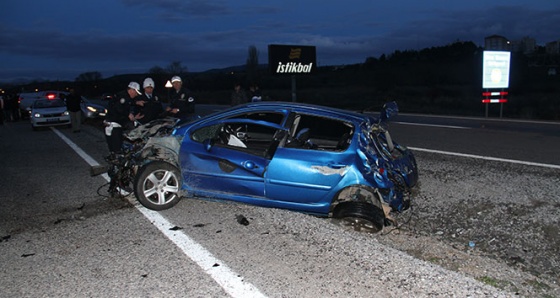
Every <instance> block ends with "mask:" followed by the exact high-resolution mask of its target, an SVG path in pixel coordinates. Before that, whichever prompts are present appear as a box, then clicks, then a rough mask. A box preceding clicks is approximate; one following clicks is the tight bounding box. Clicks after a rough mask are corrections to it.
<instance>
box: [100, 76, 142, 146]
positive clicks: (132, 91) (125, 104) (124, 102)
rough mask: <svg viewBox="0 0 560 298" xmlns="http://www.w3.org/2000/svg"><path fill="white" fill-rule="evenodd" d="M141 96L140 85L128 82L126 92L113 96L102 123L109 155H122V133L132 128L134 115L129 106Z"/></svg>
mask: <svg viewBox="0 0 560 298" xmlns="http://www.w3.org/2000/svg"><path fill="white" fill-rule="evenodd" d="M139 95H142V93H141V92H140V85H139V84H138V83H136V82H130V83H129V84H128V88H127V90H126V91H123V92H121V93H119V94H118V95H116V96H114V97H113V98H112V99H111V100H110V101H109V105H108V106H107V115H106V116H105V120H104V121H103V122H104V124H105V138H106V140H107V145H108V146H109V152H111V155H114V154H120V153H122V145H123V140H124V139H123V132H124V130H125V129H130V128H131V127H134V125H133V121H134V120H135V119H134V114H133V112H132V110H131V106H132V105H133V103H134V102H135V98H136V97H138V96H139Z"/></svg>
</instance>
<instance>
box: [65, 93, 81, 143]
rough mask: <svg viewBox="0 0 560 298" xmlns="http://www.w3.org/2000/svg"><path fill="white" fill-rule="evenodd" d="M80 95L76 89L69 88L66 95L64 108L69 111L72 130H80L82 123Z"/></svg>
mask: <svg viewBox="0 0 560 298" xmlns="http://www.w3.org/2000/svg"><path fill="white" fill-rule="evenodd" d="M81 104H82V97H81V96H80V94H78V93H77V92H76V89H74V88H72V89H70V93H69V94H68V95H67V96H66V108H67V109H68V112H69V113H70V122H71V123H72V132H80V124H81V123H82V107H81Z"/></svg>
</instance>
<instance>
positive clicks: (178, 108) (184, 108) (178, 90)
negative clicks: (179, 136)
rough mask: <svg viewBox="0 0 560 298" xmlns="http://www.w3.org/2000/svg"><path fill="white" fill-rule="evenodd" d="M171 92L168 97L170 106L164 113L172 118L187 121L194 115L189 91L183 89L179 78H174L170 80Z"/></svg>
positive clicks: (193, 105)
mask: <svg viewBox="0 0 560 298" xmlns="http://www.w3.org/2000/svg"><path fill="white" fill-rule="evenodd" d="M171 84H173V90H171V95H170V105H169V106H168V107H167V108H166V111H167V112H168V113H169V114H170V115H171V116H173V117H177V118H180V119H189V118H192V117H194V115H195V101H194V96H193V94H192V93H191V91H190V90H189V89H187V88H184V87H183V81H182V80H181V77H179V76H174V77H173V78H171Z"/></svg>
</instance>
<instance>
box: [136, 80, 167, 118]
mask: <svg viewBox="0 0 560 298" xmlns="http://www.w3.org/2000/svg"><path fill="white" fill-rule="evenodd" d="M142 87H143V88H144V94H142V95H140V96H138V97H137V98H138V100H137V101H136V103H139V102H143V104H142V106H137V113H135V118H136V119H137V120H138V122H140V123H141V124H146V123H148V122H150V121H152V120H154V119H157V118H158V117H159V116H160V115H161V113H163V106H162V104H161V101H160V100H159V97H158V96H157V95H155V94H154V87H155V83H154V80H153V79H152V78H146V79H145V80H144V82H143V84H142Z"/></svg>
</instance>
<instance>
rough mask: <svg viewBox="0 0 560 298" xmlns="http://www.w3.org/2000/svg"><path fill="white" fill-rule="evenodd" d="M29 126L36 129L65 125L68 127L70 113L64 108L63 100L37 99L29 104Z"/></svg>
mask: <svg viewBox="0 0 560 298" xmlns="http://www.w3.org/2000/svg"><path fill="white" fill-rule="evenodd" d="M29 119H30V120H31V127H32V128H33V130H37V129H39V128H40V127H47V126H59V125H66V126H68V127H70V125H71V123H70V113H68V110H67V109H66V103H65V102H64V100H62V99H60V98H57V99H52V100H50V99H38V100H36V101H35V102H33V104H32V105H31V110H30V114H29Z"/></svg>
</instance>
